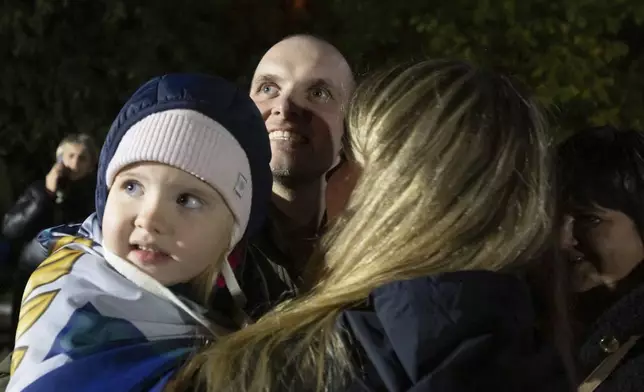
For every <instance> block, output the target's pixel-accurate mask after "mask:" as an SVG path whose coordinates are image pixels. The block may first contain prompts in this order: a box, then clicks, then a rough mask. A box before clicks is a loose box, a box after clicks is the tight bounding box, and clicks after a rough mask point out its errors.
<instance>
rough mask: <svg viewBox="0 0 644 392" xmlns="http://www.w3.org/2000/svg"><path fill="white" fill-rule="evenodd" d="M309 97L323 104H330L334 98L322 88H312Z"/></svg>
mask: <svg viewBox="0 0 644 392" xmlns="http://www.w3.org/2000/svg"><path fill="white" fill-rule="evenodd" d="M309 96H310V98H311V100H313V101H316V102H321V103H325V102H328V101H329V100H330V99H331V98H333V97H332V96H331V92H330V91H329V90H327V89H325V88H322V87H316V88H312V89H311V90H310V91H309Z"/></svg>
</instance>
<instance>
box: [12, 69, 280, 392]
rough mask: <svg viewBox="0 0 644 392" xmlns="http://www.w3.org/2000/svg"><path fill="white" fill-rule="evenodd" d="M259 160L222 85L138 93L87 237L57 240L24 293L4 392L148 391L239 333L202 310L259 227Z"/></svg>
mask: <svg viewBox="0 0 644 392" xmlns="http://www.w3.org/2000/svg"><path fill="white" fill-rule="evenodd" d="M269 161H270V146H269V142H268V136H267V132H266V129H265V126H264V123H263V121H262V118H261V116H260V115H259V112H258V111H257V109H256V107H255V105H254V104H253V102H252V101H251V100H250V98H248V96H247V95H246V94H245V93H244V92H243V91H240V90H238V89H237V88H236V87H234V86H233V85H232V84H230V83H228V82H226V81H224V80H223V79H220V78H215V77H208V76H201V75H191V74H174V75H166V76H163V77H160V78H156V79H153V80H151V81H149V82H148V83H146V84H145V85H143V86H142V87H141V88H139V89H138V90H137V91H136V92H135V94H134V95H133V96H132V98H130V100H129V101H128V102H127V103H126V104H125V106H124V107H123V109H121V111H120V113H119V115H118V117H117V118H116V120H115V121H114V123H113V124H112V127H111V129H110V131H109V134H108V135H107V138H106V140H105V144H104V145H103V148H102V151H101V156H100V162H99V169H98V181H97V189H96V213H95V214H93V215H92V216H90V217H89V218H88V219H87V220H86V221H85V223H84V224H83V229H82V230H81V231H80V233H85V234H86V235H85V236H81V237H72V236H65V237H60V238H58V239H57V242H56V246H55V248H56V250H55V251H54V253H53V254H52V255H51V256H50V257H49V258H48V259H47V260H45V261H44V262H43V263H42V264H41V265H40V267H39V268H38V269H37V270H36V272H34V274H33V275H32V276H31V278H30V280H29V283H28V284H27V287H26V289H25V293H24V296H23V302H22V308H21V312H20V322H19V324H18V329H17V332H16V344H15V350H14V353H13V356H12V364H11V373H12V378H11V382H10V384H9V387H8V390H9V391H23V390H25V391H74V390H78V391H89V390H91V391H99V390H105V391H108V390H109V391H116V390H118V391H135V390H150V389H154V385H162V384H163V379H164V377H169V376H170V375H171V374H172V372H173V369H175V368H176V367H177V366H178V365H179V364H180V363H181V362H183V361H184V360H185V358H186V357H187V356H188V355H190V353H191V352H193V351H194V350H195V349H196V348H197V347H199V346H200V345H203V344H204V343H205V342H207V341H209V340H212V339H216V338H217V336H220V335H222V334H226V333H228V332H229V331H230V330H233V329H235V328H237V327H238V325H237V324H236V323H234V322H232V321H231V320H227V319H224V318H223V317H218V316H217V314H216V312H209V313H208V315H206V308H207V302H208V298H209V296H210V292H211V291H212V289H213V287H214V284H215V279H216V278H217V276H219V274H220V273H222V274H223V276H224V278H225V281H226V285H227V286H228V288H229V289H230V291H231V293H232V294H233V295H234V296H235V294H239V286H238V285H237V283H236V282H235V280H234V275H233V274H232V271H231V268H230V265H229V264H228V262H227V261H226V259H227V256H228V255H229V254H230V252H231V251H232V249H233V248H234V247H235V245H236V244H238V243H239V242H240V240H241V239H242V238H244V237H245V236H247V235H250V234H252V232H253V231H254V230H255V229H257V228H258V227H259V226H260V225H261V223H262V221H263V219H264V215H265V211H266V209H267V204H268V200H269V198H270V190H271V173H270V169H269ZM209 320H214V321H215V322H212V321H209Z"/></svg>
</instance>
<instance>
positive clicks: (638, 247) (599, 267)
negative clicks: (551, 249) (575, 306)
mask: <svg viewBox="0 0 644 392" xmlns="http://www.w3.org/2000/svg"><path fill="white" fill-rule="evenodd" d="M573 227H574V228H573V229H572V236H573V238H572V240H569V241H568V242H567V244H568V245H567V246H564V247H565V248H567V251H568V252H569V253H570V254H571V255H572V258H573V260H574V263H575V264H574V268H573V278H574V279H573V280H574V283H573V285H574V286H575V289H576V290H577V291H581V292H583V291H587V290H589V289H592V288H593V287H596V286H598V285H600V284H605V285H608V286H613V285H615V284H616V283H617V282H618V281H619V280H621V279H623V278H624V277H626V276H627V275H628V274H629V273H630V272H631V271H632V270H633V269H634V268H635V267H636V266H637V265H638V264H639V263H640V262H641V261H642V259H644V244H643V243H642V237H641V235H640V233H639V231H638V230H637V227H636V226H635V223H634V222H633V220H632V219H631V218H629V217H628V216H627V215H626V214H624V213H623V212H621V211H616V210H611V209H606V208H602V207H599V206H596V207H595V208H593V209H586V210H583V211H577V212H575V213H574V226H573ZM566 237H570V235H567V236H566Z"/></svg>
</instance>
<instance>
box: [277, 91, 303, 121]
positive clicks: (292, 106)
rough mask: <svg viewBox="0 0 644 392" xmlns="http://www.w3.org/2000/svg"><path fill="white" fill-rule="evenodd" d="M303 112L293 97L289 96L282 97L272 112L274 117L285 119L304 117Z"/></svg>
mask: <svg viewBox="0 0 644 392" xmlns="http://www.w3.org/2000/svg"><path fill="white" fill-rule="evenodd" d="M302 112H303V109H302V107H301V106H300V105H299V104H298V103H297V102H295V100H294V99H293V96H291V95H287V94H284V95H282V96H280V97H279V98H278V99H277V100H276V102H275V106H273V108H272V110H271V114H272V115H275V116H281V117H284V118H291V117H293V116H296V117H299V116H301V115H302Z"/></svg>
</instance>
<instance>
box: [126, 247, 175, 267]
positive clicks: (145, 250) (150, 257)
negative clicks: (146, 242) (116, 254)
mask: <svg viewBox="0 0 644 392" xmlns="http://www.w3.org/2000/svg"><path fill="white" fill-rule="evenodd" d="M130 255H131V256H132V257H133V258H134V260H133V261H136V262H139V263H141V264H160V263H166V262H168V261H170V260H171V258H170V255H169V254H167V253H165V252H163V251H162V250H160V249H158V248H156V247H152V246H143V245H132V246H131V250H130Z"/></svg>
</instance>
